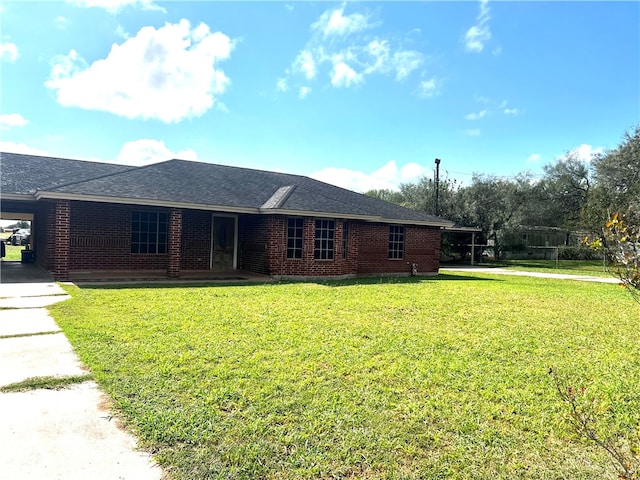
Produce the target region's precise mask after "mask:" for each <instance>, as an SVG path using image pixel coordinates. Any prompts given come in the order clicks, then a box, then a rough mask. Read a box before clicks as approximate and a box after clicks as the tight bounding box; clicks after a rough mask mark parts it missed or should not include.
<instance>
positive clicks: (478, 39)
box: [464, 0, 491, 52]
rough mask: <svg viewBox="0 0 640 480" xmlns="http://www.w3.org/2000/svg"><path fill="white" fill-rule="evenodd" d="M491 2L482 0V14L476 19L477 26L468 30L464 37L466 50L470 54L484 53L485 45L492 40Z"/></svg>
mask: <svg viewBox="0 0 640 480" xmlns="http://www.w3.org/2000/svg"><path fill="white" fill-rule="evenodd" d="M488 4H489V1H488V0H480V13H479V14H478V16H477V18H476V24H475V25H474V26H472V27H471V28H469V30H467V33H466V34H465V36H464V45H465V48H466V49H467V50H468V51H470V52H482V50H484V45H485V43H487V42H488V41H489V40H490V39H491V30H490V29H489V19H490V18H491V17H490V16H489V5H488Z"/></svg>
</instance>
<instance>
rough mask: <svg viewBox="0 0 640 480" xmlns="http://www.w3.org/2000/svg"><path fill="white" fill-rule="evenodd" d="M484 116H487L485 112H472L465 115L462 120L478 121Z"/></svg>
mask: <svg viewBox="0 0 640 480" xmlns="http://www.w3.org/2000/svg"><path fill="white" fill-rule="evenodd" d="M486 115H487V111H486V110H480V111H479V112H473V113H470V114H468V115H465V116H464V118H466V119H467V120H480V119H481V118H484V117H485V116H486Z"/></svg>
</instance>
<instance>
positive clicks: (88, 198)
mask: <svg viewBox="0 0 640 480" xmlns="http://www.w3.org/2000/svg"><path fill="white" fill-rule="evenodd" d="M35 198H36V199H37V200H40V199H50V200H77V201H81V202H100V203H117V204H122V205H141V206H146V207H169V208H171V207H173V208H187V209H191V210H208V211H212V212H229V213H254V214H255V213H259V211H258V209H257V208H251V207H234V206H229V205H205V204H200V203H182V202H167V201H163V200H153V199H146V198H120V197H107V196H103V195H82V194H76V193H59V192H36V194H35Z"/></svg>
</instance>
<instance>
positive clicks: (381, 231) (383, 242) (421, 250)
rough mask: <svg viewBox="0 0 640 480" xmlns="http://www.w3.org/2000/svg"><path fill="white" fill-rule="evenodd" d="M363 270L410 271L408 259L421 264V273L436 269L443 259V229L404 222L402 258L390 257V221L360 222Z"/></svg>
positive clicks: (419, 270)
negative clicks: (385, 222) (387, 222)
mask: <svg viewBox="0 0 640 480" xmlns="http://www.w3.org/2000/svg"><path fill="white" fill-rule="evenodd" d="M359 230H360V237H359V241H360V255H359V261H358V273H360V274H378V273H382V274H394V273H401V274H407V273H409V271H410V267H409V265H407V264H408V263H417V264H418V273H421V274H423V273H436V272H437V271H438V267H439V259H440V230H439V229H437V228H434V227H420V226H405V230H404V232H405V239H404V240H405V251H404V258H402V259H389V225H388V224H371V223H360V224H359Z"/></svg>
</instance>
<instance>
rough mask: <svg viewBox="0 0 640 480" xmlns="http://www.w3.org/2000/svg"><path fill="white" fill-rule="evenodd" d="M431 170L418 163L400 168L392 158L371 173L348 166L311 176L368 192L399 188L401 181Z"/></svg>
mask: <svg viewBox="0 0 640 480" xmlns="http://www.w3.org/2000/svg"><path fill="white" fill-rule="evenodd" d="M430 171H431V170H430V169H429V168H426V167H422V166H421V165H418V164H416V163H408V164H406V165H404V166H403V167H402V168H398V165H397V163H396V161H395V160H390V161H389V162H387V163H386V164H384V165H383V166H382V167H380V168H379V169H377V170H375V171H373V172H371V173H364V172H361V171H358V170H349V169H347V168H325V169H322V170H320V171H318V172H315V173H313V174H311V175H310V176H311V177H312V178H315V179H316V180H320V181H323V182H326V183H330V184H332V185H336V186H338V187H342V188H346V189H349V190H353V191H355V192H366V191H368V190H374V189H375V190H378V189H387V190H398V187H399V186H400V184H401V183H406V182H409V181H412V180H416V179H418V178H420V177H422V176H424V175H425V174H426V173H428V172H430Z"/></svg>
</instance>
